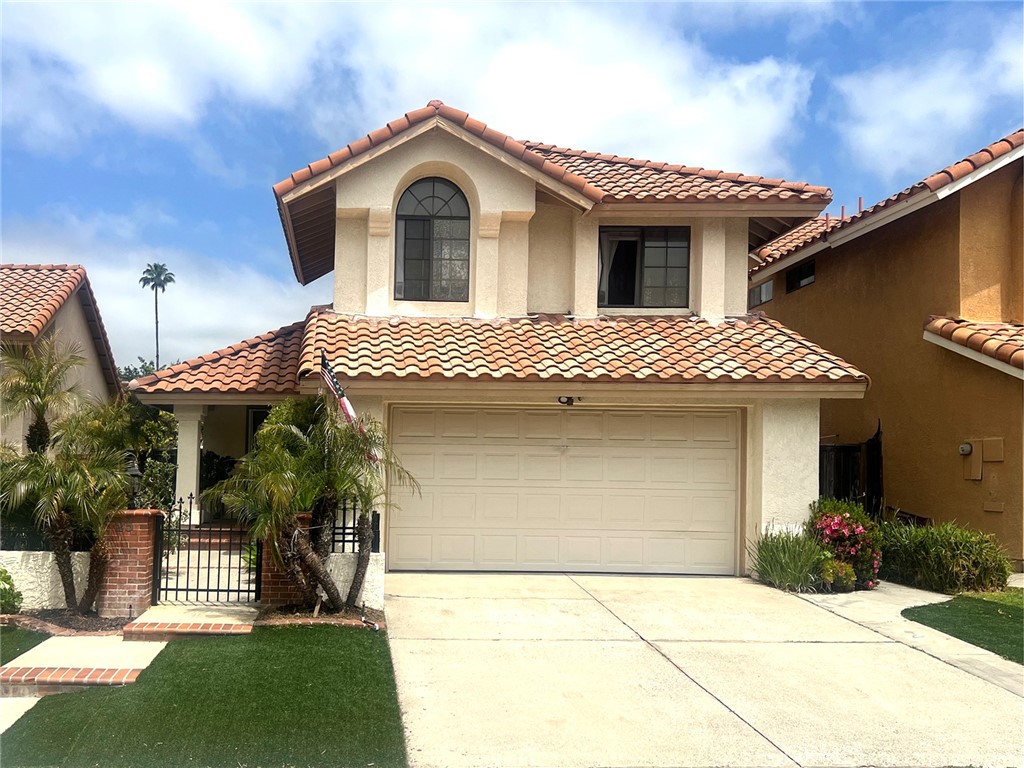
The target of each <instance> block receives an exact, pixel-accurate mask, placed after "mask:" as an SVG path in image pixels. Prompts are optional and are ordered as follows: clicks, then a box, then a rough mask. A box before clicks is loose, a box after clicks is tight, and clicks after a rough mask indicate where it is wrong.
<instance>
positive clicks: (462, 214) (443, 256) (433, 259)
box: [395, 176, 470, 302]
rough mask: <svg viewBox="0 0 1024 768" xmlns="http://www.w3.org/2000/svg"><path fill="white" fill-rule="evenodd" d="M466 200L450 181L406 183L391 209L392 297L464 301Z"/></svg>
mask: <svg viewBox="0 0 1024 768" xmlns="http://www.w3.org/2000/svg"><path fill="white" fill-rule="evenodd" d="M469 257H470V242H469V202H468V201H467V200H466V195H465V194H464V193H463V192H462V190H461V189H460V188H459V187H458V185H456V184H455V183H454V182H452V181H449V180H448V179H445V178H442V177H439V176H429V177H427V178H423V179H419V180H417V181H414V182H413V183H412V184H410V185H409V186H408V187H407V188H406V190H405V191H404V192H403V193H402V196H401V197H400V198H399V200H398V205H397V206H396V208H395V299H396V300H399V301H455V302H466V301H469Z"/></svg>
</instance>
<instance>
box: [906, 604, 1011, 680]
mask: <svg viewBox="0 0 1024 768" xmlns="http://www.w3.org/2000/svg"><path fill="white" fill-rule="evenodd" d="M903 616H904V617H905V618H907V619H910V620H911V621H916V622H918V623H919V624H924V625H925V626H928V627H931V628H932V629H937V630H939V631H940V632H944V633H946V634H947V635H952V636H953V637H956V638H959V639H960V640H963V641H965V642H968V643H971V644H972V645H976V646H978V647H979V648H984V649H985V650H987V651H992V653H997V654H999V655H1000V656H1002V657H1003V658H1004V659H1009V660H1010V661H1015V662H1017V663H1018V664H1024V631H1022V629H1021V628H1022V627H1024V590H1022V589H1007V590H1006V591H1004V592H971V593H967V594H964V595H958V596H957V597H954V598H953V599H952V600H950V601H949V602H945V603H936V604H935V605H922V606H919V607H917V608H907V609H905V610H904V611H903Z"/></svg>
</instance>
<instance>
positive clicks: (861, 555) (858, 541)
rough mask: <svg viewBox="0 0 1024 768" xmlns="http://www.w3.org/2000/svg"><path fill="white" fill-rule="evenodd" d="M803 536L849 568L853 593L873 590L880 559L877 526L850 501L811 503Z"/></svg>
mask: <svg viewBox="0 0 1024 768" xmlns="http://www.w3.org/2000/svg"><path fill="white" fill-rule="evenodd" d="M807 533H808V534H809V535H811V536H813V537H814V538H815V539H816V540H817V541H818V543H819V544H821V546H822V547H824V548H825V549H826V550H828V552H830V553H831V555H832V557H833V558H835V559H836V560H838V561H839V562H842V563H846V564H848V565H849V566H850V567H852V568H853V572H854V574H855V585H856V588H857V589H874V588H875V587H876V586H877V585H878V569H879V566H880V561H881V558H882V555H881V549H880V547H879V543H878V526H877V525H876V523H875V522H874V521H873V520H872V519H871V518H870V517H868V514H867V513H866V512H865V511H864V507H863V506H861V505H860V504H857V503H856V502H853V501H842V500H840V499H818V501H815V502H812V503H811V519H810V520H808V521H807Z"/></svg>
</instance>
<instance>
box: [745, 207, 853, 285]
mask: <svg viewBox="0 0 1024 768" xmlns="http://www.w3.org/2000/svg"><path fill="white" fill-rule="evenodd" d="M848 220H849V219H840V218H839V217H838V216H837V217H835V218H832V217H826V216H816V217H815V218H813V219H808V220H807V221H805V222H804V223H803V224H799V225H797V226H795V227H793V228H792V229H791V230H789V231H788V232H786V233H785V234H783V235H780V236H779V237H777V238H775V239H774V240H772V241H771V242H770V243H766V244H765V245H763V246H761V247H760V248H758V249H756V250H754V251H752V253H753V254H754V255H755V256H757V258H759V259H760V260H761V263H760V264H755V265H754V266H753V267H751V268H750V270H749V273H750V274H751V275H755V274H757V273H758V272H760V271H761V270H764V269H767V268H768V267H770V266H771V265H772V264H774V263H775V262H777V261H779V260H780V259H784V258H786V257H787V256H788V255H789V254H791V253H793V252H795V251H797V250H798V249H800V248H803V247H804V246H805V245H807V244H808V243H810V242H812V241H815V240H819V239H821V237H822V236H823V235H824V234H825V233H826V232H831V231H832V230H834V229H835V228H836V227H838V226H839V225H840V224H841V223H842V222H843V221H848Z"/></svg>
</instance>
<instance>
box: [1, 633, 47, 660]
mask: <svg viewBox="0 0 1024 768" xmlns="http://www.w3.org/2000/svg"><path fill="white" fill-rule="evenodd" d="M49 637H50V636H49V635H46V634H43V633H42V632H33V631H31V630H29V629H22V628H21V627H6V626H3V627H0V664H6V663H7V662H9V661H10V660H11V659H13V658H15V657H16V656H21V654H23V653H24V652H25V651H27V650H28V649H29V648H32V647H33V646H36V645H39V644H40V643H41V642H43V640H46V639H48V638H49Z"/></svg>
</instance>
